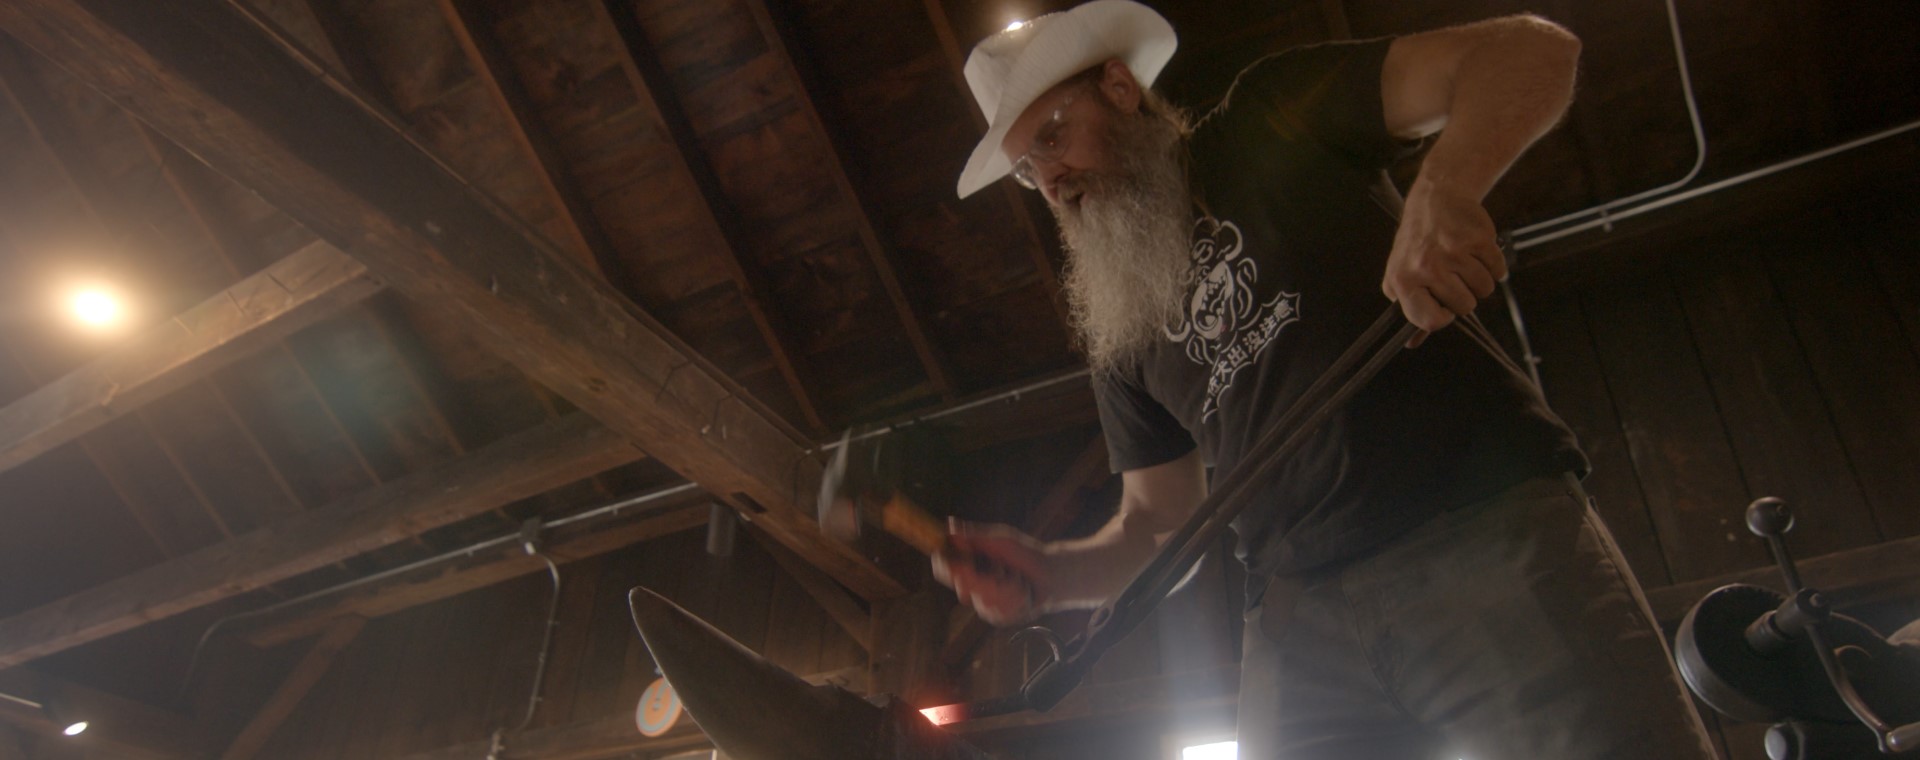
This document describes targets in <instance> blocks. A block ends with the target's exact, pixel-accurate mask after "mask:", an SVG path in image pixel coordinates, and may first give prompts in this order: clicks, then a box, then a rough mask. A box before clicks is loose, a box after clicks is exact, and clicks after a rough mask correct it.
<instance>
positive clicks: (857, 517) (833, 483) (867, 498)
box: [818, 430, 949, 556]
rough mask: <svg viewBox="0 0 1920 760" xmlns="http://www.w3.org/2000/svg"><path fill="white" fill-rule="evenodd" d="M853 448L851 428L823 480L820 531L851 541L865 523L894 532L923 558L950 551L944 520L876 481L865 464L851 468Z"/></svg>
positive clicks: (843, 438) (834, 453) (822, 476)
mask: <svg viewBox="0 0 1920 760" xmlns="http://www.w3.org/2000/svg"><path fill="white" fill-rule="evenodd" d="M852 449H853V431H852V430H848V431H847V432H846V434H845V435H842V436H841V437H840V448H839V450H837V451H835V452H833V459H832V460H831V461H829V462H828V463H827V469H826V471H825V472H824V473H822V475H821V476H820V501H819V506H818V510H819V519H820V529H821V530H823V531H826V533H827V535H829V536H832V537H834V538H835V539H838V540H840V541H846V542H852V541H853V540H854V539H857V538H859V537H860V526H861V524H862V523H865V524H868V525H873V526H875V527H878V528H880V529H881V530H884V531H886V532H888V533H891V534H893V535H894V536H895V537H897V538H899V539H900V540H902V541H905V542H906V543H907V545H908V546H911V547H913V548H914V549H917V550H919V552H920V553H921V554H925V555H928V556H935V555H938V554H940V553H942V552H945V551H947V549H948V548H949V543H948V541H947V529H946V526H944V525H942V524H941V523H940V520H939V519H937V518H935V517H934V516H933V515H930V514H927V511H926V510H925V509H922V508H921V507H920V505H918V504H915V503H914V502H913V499H911V498H909V497H908V496H907V495H906V494H905V493H904V492H902V491H901V490H900V489H899V488H898V487H897V486H888V485H885V484H881V483H876V482H874V481H875V480H877V479H878V478H876V477H873V476H874V475H876V474H877V473H870V472H867V471H866V469H867V465H865V464H864V463H863V465H862V468H863V469H861V470H857V471H850V470H849V466H848V461H849V460H850V459H851V457H850V455H849V454H848V452H849V451H851V450H852ZM863 459H864V457H863ZM861 476H865V477H861Z"/></svg>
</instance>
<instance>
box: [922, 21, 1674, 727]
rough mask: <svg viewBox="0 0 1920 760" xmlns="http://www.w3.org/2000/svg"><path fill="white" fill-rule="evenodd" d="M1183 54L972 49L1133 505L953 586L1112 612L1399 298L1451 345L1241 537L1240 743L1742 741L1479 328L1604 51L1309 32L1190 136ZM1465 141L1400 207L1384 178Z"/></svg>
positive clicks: (1554, 429)
mask: <svg viewBox="0 0 1920 760" xmlns="http://www.w3.org/2000/svg"><path fill="white" fill-rule="evenodd" d="M1174 46H1175V38H1174V34H1173V30H1172V28H1171V27H1170V26H1169V25H1168V24H1167V22H1166V21H1165V20H1164V19H1162V18H1161V17H1160V16H1159V15H1158V14H1156V13H1154V12H1153V11H1151V10H1149V9H1147V8H1145V7H1143V6H1140V5H1137V4H1134V3H1132V2H1128V1H1127V0H1098V1H1097V2H1092V3H1088V4H1086V5H1082V6H1079V7H1077V8H1074V9H1073V10H1070V11H1067V12H1064V13H1058V14H1053V15H1050V16H1045V17H1041V18H1038V19H1035V20H1033V21H1030V22H1027V23H1025V24H1023V25H1019V26H1017V27H1015V28H1011V29H1009V30H1007V31H1005V32H1002V33H1000V34H997V35H995V36H993V37H990V38H988V39H987V40H985V41H983V42H981V43H980V44H979V45H978V46H977V47H975V48H974V51H973V54H972V56H971V57H970V58H969V59H968V61H967V66H966V75H967V81H968V83H969V84H970V85H971V86H972V88H973V91H974V95H975V97H976V99H977V100H978V101H979V103H980V106H981V109H982V110H983V111H984V112H985V113H986V114H987V116H988V120H989V122H990V124H991V126H990V128H989V129H988V131H987V134H986V136H985V138H984V139H982V140H981V142H980V144H979V146H978V147H977V148H976V149H975V150H974V152H973V155H972V157H971V159H970V160H969V161H968V163H967V167H966V170H965V172H964V173H963V174H962V175H961V177H960V183H959V192H960V194H961V196H962V197H964V196H966V195H968V194H970V193H972V192H974V191H976V190H978V189H980V188H981V187H983V186H985V185H986V184H988V183H989V182H992V181H994V180H996V179H998V178H1000V177H1002V176H1004V175H1007V174H1011V175H1012V177H1013V179H1014V180H1016V181H1018V182H1019V183H1020V184H1022V185H1024V186H1026V187H1029V188H1033V189H1036V190H1038V191H1040V193H1041V194H1042V195H1044V196H1045V198H1046V201H1047V204H1048V206H1050V207H1051V208H1052V209H1053V211H1054V213H1055V215H1056V216H1057V218H1058V220H1059V223H1060V229H1061V233H1062V236H1063V238H1064V241H1065V244H1066V248H1067V251H1068V254H1069V256H1068V263H1067V268H1066V276H1065V283H1066V291H1067V295H1068V298H1069V301H1070V305H1071V307H1072V309H1071V314H1072V317H1073V320H1074V323H1075V324H1074V327H1075V328H1076V331H1077V334H1078V336H1079V338H1080V343H1081V346H1082V348H1083V350H1084V351H1085V353H1086V357H1087V361H1088V363H1089V365H1090V366H1091V369H1092V377H1093V383H1094V388H1095V391H1096V395H1097V398H1098V400H1099V408H1100V419H1101V423H1102V426H1103V428H1104V431H1105V435H1106V438H1107V444H1108V449H1109V452H1110V454H1111V459H1112V462H1113V467H1114V469H1115V471H1117V472H1119V473H1120V475H1121V481H1122V483H1123V485H1124V490H1123V495H1122V497H1121V501H1120V507H1119V512H1118V514H1117V515H1116V516H1115V517H1114V518H1113V519H1112V521H1111V522H1109V523H1108V524H1107V525H1106V526H1105V527H1103V528H1102V529H1101V530H1099V531H1098V532H1097V533H1095V534H1094V535H1092V536H1089V537H1086V538H1081V539H1075V540H1069V541H1058V542H1053V543H1044V544H1043V543H1040V542H1038V541H1035V540H1034V539H1032V538H1029V537H1027V536H1024V535H1022V534H1019V533H1017V532H1015V531H1012V530H1011V529H1008V528H1005V527H1004V526H985V525H966V524H957V525H955V526H954V536H953V545H954V547H955V552H954V553H955V555H956V556H955V557H954V558H953V559H959V557H958V555H964V554H972V555H975V556H974V557H968V558H967V561H952V562H949V561H948V559H949V558H946V557H943V558H936V560H935V561H934V572H935V575H936V577H938V578H940V579H941V580H942V581H943V582H945V583H947V584H948V585H950V586H952V587H953V589H954V591H955V592H956V594H957V595H958V596H959V597H960V599H961V600H962V602H963V603H967V604H970V605H972V606H973V607H974V608H975V609H976V610H977V611H978V612H979V613H980V614H981V616H982V617H984V618H985V619H986V620H988V621H990V622H995V623H1001V624H1006V623H1017V622H1022V621H1025V620H1029V619H1031V618H1033V617H1034V616H1036V615H1039V614H1041V613H1044V612H1048V611H1052V610H1059V609H1067V608H1073V607H1089V606H1096V605H1099V604H1101V603H1103V602H1105V601H1106V600H1107V599H1109V598H1110V597H1112V596H1113V595H1115V594H1116V593H1118V592H1119V590H1120V589H1121V588H1123V587H1124V585H1125V584H1126V582H1127V581H1128V580H1129V579H1131V578H1132V577H1133V575H1134V574H1135V572H1136V571H1138V569H1139V568H1140V567H1141V566H1142V565H1143V564H1144V563H1145V562H1146V561H1147V560H1148V559H1149V558H1150V557H1151V555H1152V553H1153V552H1154V550H1155V549H1156V548H1157V547H1158V546H1159V544H1160V542H1162V541H1163V540H1165V538H1166V537H1167V535H1168V534H1169V533H1171V532H1172V531H1173V530H1174V529H1176V528H1177V527H1178V526H1180V525H1181V524H1182V523H1184V522H1185V521H1186V519H1187V518H1188V517H1189V516H1190V515H1191V514H1192V513H1193V511H1194V510H1195V508H1196V507H1197V506H1198V505H1199V504H1200V502H1201V500H1202V499H1203V497H1204V496H1205V494H1206V491H1207V476H1206V468H1207V467H1208V466H1209V465H1210V466H1212V467H1214V468H1215V471H1216V472H1220V473H1224V472H1228V471H1231V470H1232V469H1233V468H1234V467H1235V465H1236V464H1237V463H1238V461H1239V459H1240V458H1241V456H1242V455H1243V453H1244V452H1246V451H1247V450H1248V449H1249V448H1250V447H1251V446H1252V445H1253V443H1254V442H1255V441H1256V440H1258V439H1259V437H1260V435H1261V434H1262V433H1264V432H1265V431H1266V430H1267V429H1268V428H1269V427H1270V426H1272V425H1273V424H1274V422H1275V420H1276V419H1277V418H1278V417H1279V416H1280V415H1281V413H1282V412H1283V411H1284V410H1285V409H1286V408H1287V407H1288V406H1289V405H1290V404H1291V403H1292V402H1293V400H1294V399H1295V398H1297V397H1298V396H1299V395H1300V394H1301V392H1302V391H1303V390H1305V389H1306V387H1307V386H1308V385H1309V384H1310V383H1311V382H1312V381H1313V380H1314V379H1315V378H1316V377H1318V376H1319V375H1320V374H1321V372H1322V370H1324V369H1325V368H1326V367H1327V366H1328V365H1329V364H1330V363H1331V362H1332V361H1333V359H1334V358H1335V357H1336V356H1338V355H1339V354H1340V353H1341V352H1342V351H1343V350H1344V349H1345V348H1346V347H1347V346H1348V344H1349V343H1350V342H1351V341H1353V340H1354V339H1355V338H1356V337H1357V336H1359V335H1360V334H1361V333H1362V332H1363V331H1364V330H1365V329H1366V328H1367V327H1368V325H1369V324H1371V323H1372V322H1373V321H1374V318H1375V317H1376V316H1377V315H1379V314H1380V313H1381V312H1382V311H1383V310H1385V309H1386V308H1389V305H1390V304H1395V303H1397V304H1398V307H1399V308H1400V309H1401V310H1403V311H1404V312H1405V314H1406V316H1407V318H1408V319H1409V320H1410V321H1411V322H1412V323H1414V324H1415V325H1418V326H1419V327H1421V328H1422V329H1423V330H1425V331H1426V332H1427V333H1428V334H1429V335H1428V337H1426V338H1425V340H1424V345H1423V346H1421V347H1419V348H1418V349H1417V350H1412V351H1407V352H1403V353H1402V354H1401V355H1400V356H1399V357H1397V358H1396V359H1395V360H1394V361H1393V362H1392V363H1390V364H1389V365H1388V366H1387V368H1386V369H1384V370H1383V371H1382V372H1381V373H1380V374H1379V375H1378V376H1377V377H1376V378H1375V379H1374V380H1373V381H1372V383H1370V384H1369V385H1368V386H1367V387H1366V388H1365V389H1364V390H1362V391H1361V392H1360V393H1359V394H1358V395H1356V396H1355V397H1354V398H1353V400H1352V401H1351V402H1350V403H1349V404H1348V406H1347V407H1346V408H1345V410H1344V411H1343V412H1341V413H1340V414H1338V415H1336V416H1335V417H1334V418H1333V419H1332V420H1331V421H1329V422H1328V423H1327V424H1326V425H1325V426H1323V427H1322V428H1321V429H1320V430H1319V431H1318V432H1317V433H1316V435H1315V436H1314V440H1313V442H1312V443H1311V444H1310V445H1309V446H1308V447H1307V448H1306V449H1305V450H1304V451H1303V452H1302V453H1301V454H1300V455H1299V456H1297V457H1295V458H1294V459H1293V460H1292V461H1289V462H1287V463H1285V464H1284V465H1283V466H1282V467H1280V468H1279V469H1277V470H1275V471H1272V472H1265V473H1261V481H1260V485H1259V487H1258V488H1257V489H1256V494H1257V497H1256V501H1254V502H1253V503H1252V504H1251V505H1250V506H1249V507H1248V508H1247V510H1246V511H1245V512H1244V513H1242V515H1241V517H1240V519H1239V520H1237V521H1236V522H1235V525H1234V529H1235V532H1236V533H1237V535H1238V537H1239V546H1238V550H1237V552H1236V554H1237V555H1238V556H1239V558H1240V559H1241V560H1242V561H1243V562H1245V563H1246V565H1247V568H1248V571H1249V572H1248V577H1249V579H1250V581H1249V588H1248V594H1247V597H1248V610H1247V615H1246V620H1247V624H1246V627H1245V630H1244V634H1243V636H1244V645H1243V647H1244V656H1243V659H1242V677H1241V691H1240V700H1239V715H1240V732H1239V741H1240V753H1241V754H1240V757H1242V758H1249V759H1257V760H1264V759H1267V758H1283V759H1285V760H1301V759H1308V760H1313V759H1318V758H1328V759H1330V760H1331V759H1339V760H1355V759H1360V760H1365V759H1369V758H1382V759H1386V758H1407V759H1409V760H1411V759H1413V758H1421V759H1423V760H1424V759H1425V758H1433V757H1442V756H1444V757H1447V758H1454V757H1462V756H1464V757H1467V758H1472V759H1473V760H1523V759H1524V760H1536V759H1540V758H1555V759H1558V758H1594V759H1596V760H1597V759H1598V758H1710V757H1712V752H1711V750H1710V748H1709V747H1708V745H1707V743H1706V741H1705V739H1704V732H1703V731H1702V729H1701V727H1700V723H1699V717H1698V716H1697V715H1696V714H1695V713H1694V711H1693V707H1692V704H1691V702H1690V701H1689V700H1688V699H1687V697H1686V696H1685V693H1684V691H1683V688H1682V687H1681V685H1680V683H1679V680H1678V678H1677V677H1676V676H1675V674H1674V672H1673V670H1672V666H1671V665H1670V660H1669V659H1668V657H1667V654H1666V650H1665V645H1664V640H1663V639H1662V637H1661V635H1660V633H1659V630H1658V629H1657V628H1656V627H1655V625H1654V621H1653V617H1652V615H1651V613H1650V612H1649V610H1648V609H1647V607H1646V604H1645V600H1644V598H1643V597H1642V596H1641V594H1640V590H1639V588H1638V586H1637V585H1635V583H1634V581H1633V579H1632V577H1631V576H1630V575H1629V573H1628V570H1627V567H1626V564H1625V562H1624V561H1623V560H1622V558H1621V556H1620V554H1619V552H1618V550H1617V549H1616V548H1615V546H1614V545H1613V542H1612V540H1611V538H1609V537H1608V535H1607V533H1606V530H1605V528H1604V527H1603V526H1602V525H1601V524H1600V522H1599V521H1598V519H1597V518H1596V517H1595V516H1594V514H1593V513H1592V511H1591V509H1590V508H1589V505H1588V503H1587V500H1586V498H1585V496H1584V494H1583V493H1581V491H1580V488H1579V477H1580V476H1581V475H1583V474H1584V473H1585V471H1586V467H1587V464H1586V460H1585V458H1584V457H1583V456H1582V454H1581V453H1580V451H1579V449H1578V448H1577V446H1576V444H1575V442H1574V440H1573V435H1572V434H1571V433H1570V432H1569V431H1568V430H1567V428H1566V426H1565V425H1564V424H1562V423H1561V421H1560V420H1559V419H1558V418H1557V417H1555V416H1554V415H1553V413H1552V412H1551V411H1549V410H1548V409H1547V407H1546V405H1545V403H1544V401H1543V399H1542V398H1541V396H1540V394H1539V393H1538V392H1537V390H1536V389H1535V388H1534V387H1533V386H1532V385H1531V384H1530V383H1529V382H1528V381H1527V380H1526V377H1525V375H1524V373H1522V372H1521V371H1520V369H1519V368H1518V367H1516V366H1515V365H1514V364H1513V363H1512V362H1511V361H1510V360H1508V359H1507V358H1506V356H1505V355H1504V354H1503V353H1501V352H1500V350H1499V349H1498V347H1497V344H1495V343H1494V342H1493V340H1492V339H1491V338H1490V337H1489V336H1488V335H1487V333H1486V331H1485V329H1484V328H1483V327H1482V326H1481V325H1480V324H1479V323H1478V322H1477V321H1475V320H1474V319H1473V318H1472V314H1473V309H1474V306H1475V304H1476V303H1477V301H1478V299H1481V298H1485V297H1487V296H1488V295H1489V294H1491V293H1492V291H1493V289H1494V287H1495V283H1496V282H1497V281H1499V280H1500V279H1501V278H1503V277H1505V275H1506V264H1505V261H1504V259H1503V257H1502V254H1501V252H1500V250H1499V249H1498V247H1497V246H1496V245H1495V242H1494V225H1493V223H1492V221H1491V220H1490V219H1489V218H1488V217H1487V214H1486V211H1485V210H1484V209H1483V208H1482V206H1481V200H1482V198H1484V197H1485V195H1486V193H1487V191H1488V190H1489V189H1490V188H1491V187H1492V186H1493V184H1494V182H1495V181H1496V180H1497V179H1498V178H1499V177H1500V176H1501V175H1502V174H1503V173H1504V172H1505V171H1506V170H1507V168H1508V167H1509V166H1510V165H1511V164H1512V163H1513V161H1514V160H1515V159H1516V158H1518V157H1519V156H1520V154H1521V153H1522V152H1523V151H1524V150H1526V148H1527V147H1528V146H1529V145H1531V144H1532V143H1533V142H1534V140H1536V139H1538V138H1539V137H1540V135H1542V134H1543V133H1545V132H1546V131H1547V130H1548V129H1549V128H1550V127H1552V126H1553V125H1554V123H1555V122H1557V121H1558V120H1559V118H1560V117H1561V115H1562V113H1563V112H1564V111H1565V109H1566V107H1567V104H1568V102H1569V100H1570V98H1571V96H1572V91H1573V82H1574V74H1575V69H1576V61H1577V59H1578V55H1579V48H1580V44H1579V41H1578V40H1577V39H1575V38H1574V37H1573V36H1572V35H1571V34H1569V33H1567V32H1566V30H1564V29H1561V28H1560V27H1557V26H1555V25H1553V24H1551V23H1548V22H1546V21H1544V20H1541V19H1538V18H1534V17H1529V16H1520V17H1511V18H1502V19H1494V20H1490V21H1485V22H1480V23H1475V24H1468V25H1465V26H1460V27H1454V28H1449V29H1442V30H1437V31H1433V32H1427V33H1421V34H1413V35H1408V36H1404V37H1399V38H1396V39H1380V40H1370V41H1362V42H1353V43H1335V44H1326V45H1319V46H1314V47H1308V48H1300V49H1295V50H1292V51H1288V52H1284V53H1280V54H1278V55H1274V56H1270V57H1268V58H1265V59H1262V60H1260V61H1258V62H1256V63H1254V64H1253V65H1251V66H1249V67H1248V68H1247V69H1246V70H1244V71H1243V72H1241V74H1240V75H1239V77H1238V79H1237V80H1236V81H1235V82H1234V84H1233V87H1232V88H1231V90H1229V92H1228V94H1227V96H1226V97H1225V98H1224V99H1223V100H1222V102H1221V103H1220V105H1219V106H1218V107H1217V108H1215V109H1214V110H1213V111H1212V112H1211V113H1208V114H1206V116H1205V117H1203V118H1201V119H1200V120H1199V121H1198V122H1197V123H1194V124H1190V123H1189V122H1188V120H1187V119H1186V117H1185V116H1184V115H1183V114H1182V113H1181V112H1180V110H1179V109H1177V108H1174V107H1172V106H1171V105H1169V104H1168V103H1166V102H1165V101H1164V100H1162V99H1161V98H1160V97H1159V96H1158V95H1156V94H1155V93H1154V92H1153V91H1152V90H1150V89H1148V87H1149V86H1150V85H1151V84H1152V82H1153V79H1154V77H1155V76H1156V75H1157V74H1158V73H1159V71H1160V69H1161V68H1162V67H1163V66H1164V65H1165V64H1166V62H1167V60H1168V59H1169V58H1171V56H1172V55H1173V49H1174ZM1443 128H1444V130H1443ZM1435 134H1437V135H1438V138H1437V139H1436V140H1435V141H1434V143H1433V145H1432V148H1431V150H1430V151H1429V152H1428V153H1427V155H1426V157H1425V158H1424V159H1423V163H1422V165H1421V167H1420V172H1419V174H1418V177H1417V178H1416V179H1415V180H1414V181H1413V183H1412V185H1411V187H1410V189H1409V191H1408V193H1407V195H1406V196H1405V198H1404V202H1403V199H1402V197H1401V195H1400V194H1399V193H1398V192H1397V191H1396V190H1395V188H1394V186H1393V185H1392V184H1391V183H1390V182H1389V181H1388V179H1387V176H1386V173H1385V171H1384V169H1385V168H1386V167H1387V166H1388V165H1389V164H1390V163H1391V162H1392V161H1394V160H1395V159H1396V158H1399V157H1401V156H1404V155H1405V154H1406V153H1407V149H1408V148H1409V147H1410V146H1411V145H1413V144H1414V143H1415V141H1418V140H1420V139H1422V138H1425V137H1428V136H1430V135H1435ZM1449 325H1452V327H1449ZM982 557H984V558H985V559H987V560H989V561H987V562H980V563H976V562H975V561H974V560H976V559H978V558H982ZM995 566H998V567H995ZM1440 752H1445V753H1447V754H1445V755H1440V754H1437V753H1440Z"/></svg>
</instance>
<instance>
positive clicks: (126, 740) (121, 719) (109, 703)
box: [0, 668, 208, 760]
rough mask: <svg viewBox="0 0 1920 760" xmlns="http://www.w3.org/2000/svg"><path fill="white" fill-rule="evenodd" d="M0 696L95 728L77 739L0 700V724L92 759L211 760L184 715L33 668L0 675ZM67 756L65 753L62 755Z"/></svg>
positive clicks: (34, 713) (40, 715)
mask: <svg viewBox="0 0 1920 760" xmlns="http://www.w3.org/2000/svg"><path fill="white" fill-rule="evenodd" d="M0 692H4V693H7V694H12V695H15V696H20V697H25V698H27V699H31V700H34V701H36V702H39V703H41V704H46V705H53V706H56V707H57V708H58V709H59V710H61V712H62V717H68V716H71V718H79V719H84V720H86V721H87V722H88V723H90V724H91V725H90V726H89V727H88V728H87V732H86V733H84V734H81V735H79V736H76V737H67V736H64V735H62V733H61V729H64V728H66V723H65V722H57V721H54V720H52V718H51V716H49V715H47V714H46V713H44V712H42V711H39V710H32V709H28V708H25V707H23V706H20V705H15V704H13V703H11V702H4V701H0V723H6V724H11V725H13V726H14V727H16V728H18V729H19V730H20V731H22V732H25V733H28V734H33V735H35V736H40V737H44V738H45V739H46V740H47V741H55V742H63V743H65V745H66V746H69V747H72V748H73V749H74V750H77V751H79V752H82V753H85V755H86V756H87V757H112V758H116V759H119V758H125V760H197V759H199V758H205V757H207V754H208V753H207V750H206V747H207V744H208V742H207V738H206V736H205V734H204V732H203V731H202V730H201V728H200V727H199V726H198V725H196V724H195V723H194V722H193V721H192V720H191V719H189V718H188V717H187V716H185V715H181V714H179V713H176V712H173V711H171V710H165V709H161V708H159V707H154V706H152V705H149V704H146V703H143V702H136V701H133V700H130V699H127V698H125V697H120V696H117V695H114V694H109V693H106V692H103V691H98V690H95V689H91V688H88V687H85V686H81V685H79V684H76V683H71V682H68V681H64V680H61V679H59V678H55V677H53V676H50V675H47V674H45V673H42V672H40V671H37V670H33V669H31V668H13V669H10V670H5V671H4V672H0ZM61 756H62V757H65V756H66V755H65V754H62V755H61Z"/></svg>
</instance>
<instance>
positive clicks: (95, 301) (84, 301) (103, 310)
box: [67, 287, 125, 327]
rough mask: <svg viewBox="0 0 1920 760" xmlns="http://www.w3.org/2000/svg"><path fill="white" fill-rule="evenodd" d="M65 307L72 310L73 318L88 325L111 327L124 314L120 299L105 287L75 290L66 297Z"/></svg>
mask: <svg viewBox="0 0 1920 760" xmlns="http://www.w3.org/2000/svg"><path fill="white" fill-rule="evenodd" d="M67 308H68V309H69V310H71V311H72V312H73V316H74V318H76V319H78V320H80V322H81V323H82V324H85V325H87V326H88V327H111V326H113V325H114V324H117V323H118V322H119V321H120V318H121V317H122V316H123V315H124V314H125V310H124V309H123V308H122V307H121V305H120V299H118V298H115V297H114V295H113V293H110V292H108V291H107V290H106V289H104V288H97V287H94V288H84V289H81V290H79V291H75V292H74V294H73V296H72V297H71V298H69V299H67Z"/></svg>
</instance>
